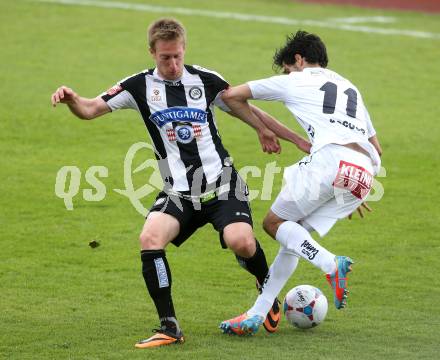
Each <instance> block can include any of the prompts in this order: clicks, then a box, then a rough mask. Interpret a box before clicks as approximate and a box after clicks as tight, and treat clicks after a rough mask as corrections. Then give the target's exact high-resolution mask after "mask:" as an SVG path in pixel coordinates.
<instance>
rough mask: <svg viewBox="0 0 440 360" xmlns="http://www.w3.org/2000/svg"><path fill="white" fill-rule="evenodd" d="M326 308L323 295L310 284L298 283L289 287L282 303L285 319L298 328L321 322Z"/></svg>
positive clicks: (325, 299)
mask: <svg viewBox="0 0 440 360" xmlns="http://www.w3.org/2000/svg"><path fill="white" fill-rule="evenodd" d="M327 308H328V303H327V298H326V297H325V295H324V294H323V293H322V292H321V290H319V289H317V288H315V287H314V286H310V285H299V286H297V287H294V288H293V289H291V290H290V291H289V292H288V293H287V294H286V297H285V298H284V304H283V309H284V315H285V317H286V319H287V321H288V322H289V323H290V324H292V325H293V326H296V327H297V328H300V329H308V328H311V327H314V326H317V325H319V324H320V323H321V322H323V321H324V319H325V316H326V315H327Z"/></svg>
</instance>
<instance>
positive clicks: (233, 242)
mask: <svg viewBox="0 0 440 360" xmlns="http://www.w3.org/2000/svg"><path fill="white" fill-rule="evenodd" d="M226 244H227V245H228V247H229V248H230V249H231V250H232V251H233V252H234V253H235V254H237V255H239V256H242V257H251V256H253V255H254V253H255V250H256V244H255V238H254V237H253V235H252V236H249V235H237V236H234V237H233V238H230V239H229V241H228V242H227V243H226Z"/></svg>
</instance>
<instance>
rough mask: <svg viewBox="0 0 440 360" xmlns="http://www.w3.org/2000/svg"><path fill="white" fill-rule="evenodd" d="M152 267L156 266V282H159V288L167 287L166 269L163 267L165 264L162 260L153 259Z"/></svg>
mask: <svg viewBox="0 0 440 360" xmlns="http://www.w3.org/2000/svg"><path fill="white" fill-rule="evenodd" d="M154 265H155V266H156V273H157V280H158V282H159V287H160V288H164V287H168V286H169V282H168V275H167V269H166V267H165V262H164V261H163V259H162V258H157V259H154Z"/></svg>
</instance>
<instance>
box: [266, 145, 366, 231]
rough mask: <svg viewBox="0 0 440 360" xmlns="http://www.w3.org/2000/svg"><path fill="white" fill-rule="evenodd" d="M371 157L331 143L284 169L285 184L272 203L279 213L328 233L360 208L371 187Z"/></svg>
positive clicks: (287, 218)
mask: <svg viewBox="0 0 440 360" xmlns="http://www.w3.org/2000/svg"><path fill="white" fill-rule="evenodd" d="M371 174H373V164H372V161H371V159H370V158H369V157H368V156H366V155H364V154H362V153H360V152H357V151H355V150H352V149H350V148H347V147H345V146H341V145H336V144H329V145H326V146H324V147H322V148H321V149H319V150H318V151H317V152H315V153H313V154H312V155H310V156H306V157H304V158H303V159H302V160H301V161H300V162H298V163H296V164H295V165H292V166H289V167H288V168H286V169H285V171H284V179H283V182H284V185H283V188H282V189H281V192H280V193H279V195H278V197H277V198H276V200H275V202H274V203H273V204H272V207H271V210H272V212H273V213H275V215H277V216H278V217H280V218H282V219H284V220H290V221H295V222H301V223H303V224H304V225H305V226H306V227H311V228H313V229H314V230H316V231H317V232H318V233H319V235H320V236H324V235H325V234H326V233H327V232H328V231H329V230H330V229H331V228H332V227H333V225H334V224H335V223H336V221H337V220H338V219H342V218H344V217H346V216H348V215H349V214H351V213H352V212H353V211H355V210H356V208H358V207H359V206H360V205H361V204H362V202H363V201H364V200H363V199H365V197H366V196H367V195H368V193H369V192H370V189H371V184H372V181H373V176H372V175H371Z"/></svg>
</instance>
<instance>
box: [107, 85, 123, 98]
mask: <svg viewBox="0 0 440 360" xmlns="http://www.w3.org/2000/svg"><path fill="white" fill-rule="evenodd" d="M121 91H122V86H121V85H119V84H116V85H115V86H112V87H111V88H110V89H108V90H107V95H110V96H113V95H116V94H117V93H120V92H121Z"/></svg>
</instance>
